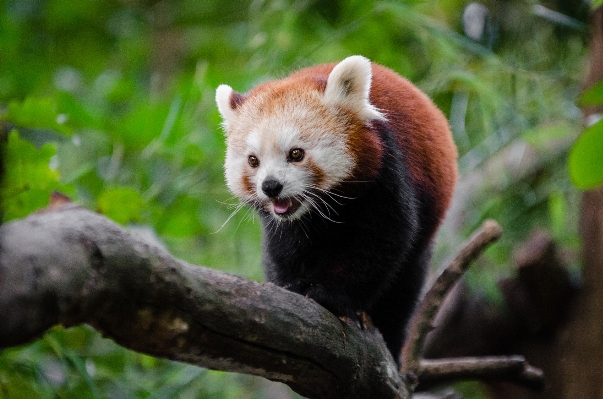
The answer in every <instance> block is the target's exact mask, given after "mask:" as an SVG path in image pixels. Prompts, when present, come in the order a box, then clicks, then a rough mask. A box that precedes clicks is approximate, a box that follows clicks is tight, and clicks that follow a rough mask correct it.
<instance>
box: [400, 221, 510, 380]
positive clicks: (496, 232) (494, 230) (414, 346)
mask: <svg viewBox="0 0 603 399" xmlns="http://www.w3.org/2000/svg"><path fill="white" fill-rule="evenodd" d="M501 234H502V229H501V227H500V226H499V224H498V223H496V222H495V221H494V220H486V221H485V222H484V223H483V224H482V225H481V227H480V228H479V229H478V230H477V231H476V232H475V233H474V234H473V235H472V236H471V237H470V238H469V240H468V241H466V242H465V243H464V244H463V246H462V248H461V250H460V251H459V253H458V254H457V255H456V256H455V257H454V259H453V260H452V261H451V262H450V264H449V265H448V266H447V267H446V268H445V269H444V270H443V271H442V272H441V273H440V275H439V276H438V277H437V279H436V280H435V282H434V283H433V285H432V286H431V288H430V289H429V290H428V291H427V294H425V297H424V298H423V301H422V302H421V305H420V307H419V311H418V312H417V316H415V321H414V322H413V323H412V326H411V331H410V334H409V343H408V345H407V346H406V348H405V354H404V367H403V369H404V370H405V371H406V372H413V373H415V374H417V371H418V370H419V368H420V359H421V358H422V355H423V348H424V346H425V339H426V337H427V333H429V331H431V329H432V323H433V319H434V318H435V316H436V314H437V313H438V310H439V309H440V306H441V305H442V302H443V301H444V298H445V297H446V294H447V293H448V292H449V291H450V289H451V288H452V287H453V286H454V284H455V283H456V282H457V281H458V280H459V279H460V278H461V276H462V275H463V273H465V271H466V270H467V268H468V267H469V264H470V263H471V262H472V261H473V260H474V259H475V258H477V256H478V255H479V254H480V253H481V252H482V251H483V250H484V248H485V247H486V246H488V244H490V243H492V242H494V241H495V240H496V239H498V238H499V237H500V235H501ZM417 375H418V374H417Z"/></svg>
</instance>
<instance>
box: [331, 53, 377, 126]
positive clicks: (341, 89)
mask: <svg viewBox="0 0 603 399" xmlns="http://www.w3.org/2000/svg"><path fill="white" fill-rule="evenodd" d="M371 79H372V68H371V62H370V61H369V60H368V59H367V58H365V57H362V56H360V55H353V56H351V57H348V58H346V59H344V60H343V61H341V62H340V63H339V64H337V65H335V68H333V70H332V71H331V73H330V74H329V78H328V79H327V87H326V88H325V93H324V97H323V98H324V101H325V102H326V103H327V104H331V105H340V106H343V107H345V108H348V109H351V110H352V111H354V112H356V113H357V114H358V116H359V117H360V118H361V119H363V120H364V121H368V120H370V119H380V120H385V116H383V114H381V112H379V111H378V110H377V109H376V108H375V107H374V106H373V105H372V104H371V103H370V101H369V93H370V90H371Z"/></svg>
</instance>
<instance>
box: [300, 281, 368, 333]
mask: <svg viewBox="0 0 603 399" xmlns="http://www.w3.org/2000/svg"><path fill="white" fill-rule="evenodd" d="M306 297H307V298H310V299H313V300H314V301H316V302H317V303H318V304H320V305H322V306H323V307H324V308H326V309H327V310H328V311H330V312H331V313H333V314H334V315H335V316H337V317H339V318H340V319H341V320H344V318H346V319H349V320H353V322H354V323H357V324H359V325H360V326H363V322H362V318H361V317H360V316H359V313H358V310H357V308H356V306H354V303H353V302H352V299H351V298H350V297H349V296H348V295H346V294H345V293H344V292H343V291H342V290H338V289H335V288H333V287H329V288H327V287H326V286H324V285H322V284H310V285H309V288H308V290H307V291H306ZM344 321H345V320H344Z"/></svg>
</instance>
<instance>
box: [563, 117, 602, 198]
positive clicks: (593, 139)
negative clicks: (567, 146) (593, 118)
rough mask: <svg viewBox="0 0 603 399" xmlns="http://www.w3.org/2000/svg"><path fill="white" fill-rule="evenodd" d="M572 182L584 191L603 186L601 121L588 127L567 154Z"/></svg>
mask: <svg viewBox="0 0 603 399" xmlns="http://www.w3.org/2000/svg"><path fill="white" fill-rule="evenodd" d="M569 173H570V176H571V178H572V182H573V183H574V184H575V185H576V186H577V187H579V188H581V189H584V190H589V189H593V188H596V187H599V186H600V185H602V184H603V120H600V121H599V122H597V123H595V124H594V125H592V126H589V127H588V128H587V129H586V130H585V131H584V133H582V135H581V136H580V137H578V139H577V140H576V142H575V143H574V146H573V147H572V149H571V151H570V154H569Z"/></svg>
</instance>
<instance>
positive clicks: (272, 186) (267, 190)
mask: <svg viewBox="0 0 603 399" xmlns="http://www.w3.org/2000/svg"><path fill="white" fill-rule="evenodd" d="M282 190H283V185H282V184H281V183H280V182H279V181H278V180H276V179H274V178H273V177H267V178H266V180H264V182H263V183H262V191H263V192H264V194H266V195H267V196H268V197H270V198H275V197H277V196H278V195H279V194H280V193H281V191H282Z"/></svg>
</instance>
